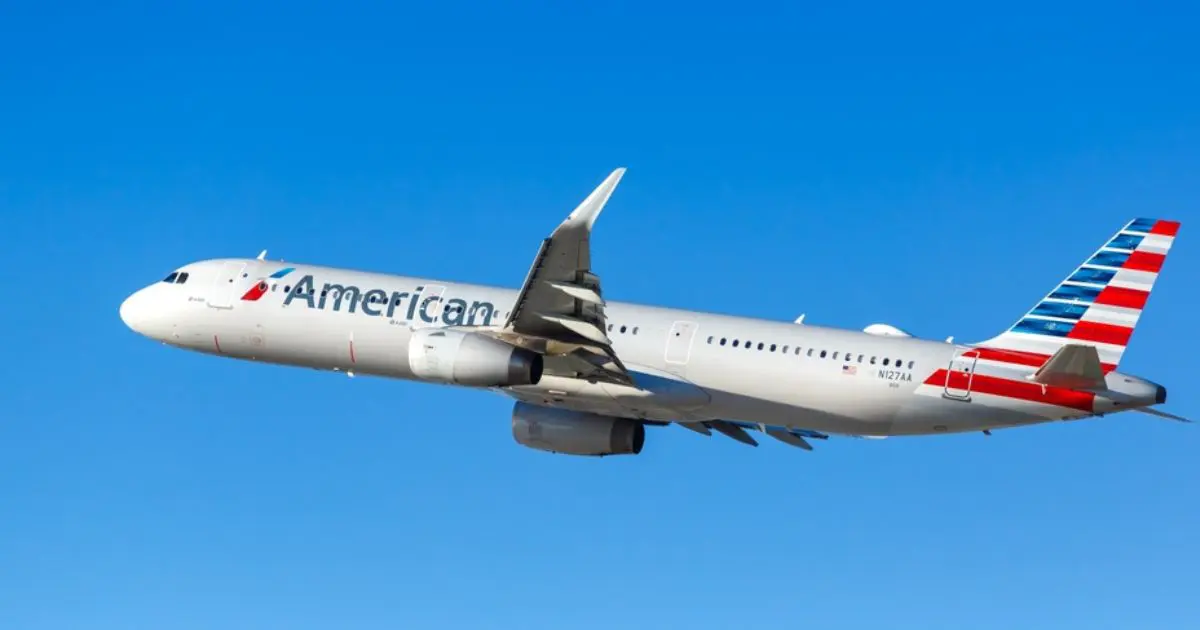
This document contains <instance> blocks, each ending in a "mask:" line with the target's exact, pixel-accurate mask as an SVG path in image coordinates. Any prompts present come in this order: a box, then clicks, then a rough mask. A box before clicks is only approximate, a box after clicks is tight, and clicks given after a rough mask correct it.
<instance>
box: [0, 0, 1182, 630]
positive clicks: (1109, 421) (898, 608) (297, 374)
mask: <svg viewBox="0 0 1200 630" xmlns="http://www.w3.org/2000/svg"><path fill="white" fill-rule="evenodd" d="M108 4H109V6H108V7H105V8H99V7H98V6H96V5H94V4H92V3H32V2H26V3H20V2H18V3H9V4H6V5H5V6H4V7H3V9H0V59H4V60H5V61H4V62H3V63H0V120H3V121H4V122H3V123H2V124H0V213H2V220H0V245H2V247H0V269H3V273H4V284H5V286H7V287H8V289H9V297H10V299H9V301H8V302H7V304H6V308H4V309H0V330H4V331H6V332H5V334H4V347H5V351H4V357H5V360H4V361H3V362H0V371H2V375H3V378H2V379H0V401H2V402H3V410H4V411H3V413H2V414H0V416H2V417H3V421H0V627H4V628H14V629H15V628H21V629H24V630H36V629H42V628H73V627H89V628H94V629H109V628H113V629H117V628H120V629H126V628H155V629H181V630H183V629H201V628H205V629H207V628H214V627H221V628H230V629H236V628H254V629H261V628H298V629H305V628H328V627H347V628H349V627H353V628H394V627H447V628H499V627H522V628H563V627H578V628H609V627H613V626H619V627H628V628H659V627H664V626H669V627H675V626H679V627H692V628H733V627H747V626H754V627H773V628H795V627H797V626H799V625H801V624H806V625H811V626H815V627H822V628H877V627H894V628H963V627H970V628H1004V629H1009V628H1013V627H1025V628H1064V627H1080V628H1085V627H1086V628H1089V629H1095V628H1127V627H1140V628H1178V627H1182V626H1185V625H1187V624H1188V623H1189V622H1190V623H1194V621H1195V620H1196V619H1198V618H1200V598H1197V597H1196V596H1195V571H1194V568H1195V566H1196V564H1197V562H1198V561H1200V545H1198V544H1197V542H1196V536H1195V534H1196V529H1197V526H1198V525H1200V502H1198V501H1197V498H1198V496H1197V490H1196V474H1195V473H1196V466H1195V461H1196V455H1195V454H1196V452H1197V450H1198V448H1200V433H1197V429H1194V428H1190V427H1185V426H1180V425H1176V424H1173V423H1166V422H1158V421H1155V420H1152V419H1149V418H1147V417H1144V416H1131V415H1119V416H1115V417H1110V418H1106V419H1103V420H1098V421H1089V422H1080V423H1075V424H1057V425H1048V426H1042V427H1036V428H1030V429H1024V430H1019V431H1008V432H999V433H997V434H996V435H994V436H993V437H991V438H985V437H983V436H982V435H962V436H944V437H934V438H921V439H893V440H886V441H882V442H872V441H860V440H850V439H844V440H830V441H829V442H828V443H825V444H821V445H820V448H819V449H818V450H817V452H815V453H805V452H801V451H798V450H795V449H791V448H789V447H786V446H784V445H781V444H776V443H765V444H764V445H763V446H762V447H760V448H758V449H750V448H746V447H744V446H742V445H739V444H737V443H734V442H732V441H730V440H718V439H715V438H714V439H710V440H705V439H703V438H700V437H699V436H696V435H694V434H692V433H690V432H687V431H683V430H679V429H677V428H668V429H663V430H657V431H653V432H652V433H651V435H650V437H649V443H648V446H647V448H646V450H645V452H644V453H643V454H642V455H641V456H639V457H636V458H624V459H622V458H610V459H605V460H589V459H574V458H568V457H562V456H552V455H547V454H543V453H538V452H534V451H530V450H527V449H523V448H521V447H519V446H517V445H516V444H514V443H513V440H512V437H511V435H510V430H509V424H508V413H509V409H510V403H509V402H508V401H507V400H506V399H503V398H500V397H497V396H494V395H491V394H483V393H474V392H467V391H458V390H453V389H450V388H445V387H436V386H431V385H419V384H412V383H404V382H392V381H384V380H373V379H367V378H360V379H353V380H351V379H345V378H339V377H337V376H333V375H329V374H322V373H318V372H315V371H311V370H298V369H289V368H282V367H273V366H264V365H254V364H243V363H239V362H233V361H223V360H220V359H216V358H212V357H207V356H200V355H194V354H189V353H185V352H182V351H178V350H172V349H168V348H165V347H162V346H159V345H155V344H153V343H150V342H148V341H147V340H145V339H143V338H140V337H137V336H136V335H135V334H134V333H132V332H130V331H128V330H126V329H125V328H124V327H123V325H122V324H121V322H120V320H119V319H118V317H117V306H118V304H119V303H120V301H121V300H122V299H123V298H124V297H125V296H126V295H127V294H129V293H131V292H132V291H134V290H135V289H137V288H138V287H140V286H142V285H144V284H147V283H149V282H152V281H154V280H156V279H158V278H159V277H161V276H163V275H164V274H165V273H166V272H168V271H170V270H171V269H172V268H174V267H175V266H177V265H179V264H182V263H184V262H187V261H192V260H197V259H203V258H210V257H220V256H253V255H255V254H257V253H258V251H259V250H260V249H263V248H269V249H270V251H271V254H272V256H273V257H282V258H286V259H288V260H296V261H306V262H320V263H324V264H330V265H340V266H346V267H354V268H363V269H370V270H380V271H395V272H399V273H406V274H414V275H426V276H433V277H441V278H447V279H457V280H464V281H475V282H485V283H495V284H504V285H517V284H519V282H520V281H521V279H522V278H523V274H524V273H525V272H526V270H527V268H528V264H529V262H530V260H531V258H532V256H533V255H534V253H535V250H536V247H537V244H538V240H539V239H541V238H542V237H544V236H545V235H546V234H547V233H548V232H549V230H551V229H552V228H553V226H554V225H556V224H557V222H558V221H559V220H561V219H562V217H563V216H565V214H566V213H567V212H568V211H569V210H570V209H571V208H572V207H573V206H574V204H575V203H577V202H578V201H579V199H581V198H582V197H583V196H584V195H585V194H586V193H587V192H588V191H589V190H590V189H591V188H592V187H593V186H594V185H595V184H596V183H598V182H599V181H600V179H602V178H603V176H604V175H605V174H607V173H608V172H609V171H610V170H611V169H612V168H614V167H616V166H622V165H623V166H628V167H629V169H630V170H629V173H628V175H627V176H626V178H625V180H624V183H623V184H622V186H621V188H620V189H619V190H618V191H617V193H616V195H615V196H614V198H613V201H612V203H611V204H610V205H609V207H608V210H607V211H606V213H605V215H604V216H603V217H602V219H601V221H600V223H599V224H598V225H597V229H596V232H595V240H594V254H593V256H594V263H595V265H596V270H597V271H598V273H599V274H601V276H602V277H603V280H604V286H605V290H606V296H608V297H610V298H612V299H619V300H631V301H638V302H651V303H658V304H665V305H670V306H679V307H690V308H696V309H701V310H713V311H720V312H731V313H738V314H745V315H752V316H759V317H764V318H772V319H780V320H790V319H792V318H794V317H795V316H797V315H798V314H800V313H802V312H803V313H807V314H808V321H809V322H813V323H820V324H828V325H839V326H845V327H851V328H857V327H862V326H865V325H867V324H870V323H872V322H880V321H882V322H888V323H892V324H894V325H897V326H900V327H902V328H906V329H909V330H911V331H913V332H914V333H916V334H918V335H921V336H928V337H932V338H944V337H946V336H949V335H954V336H955V337H956V338H957V339H960V340H965V341H969V340H977V339H983V338H986V337H989V336H991V335H992V334H994V333H996V332H997V331H999V330H1002V329H1003V328H1005V327H1007V326H1008V325H1009V324H1011V323H1012V322H1013V321H1014V320H1015V319H1016V318H1017V317H1019V316H1020V314H1022V313H1023V312H1024V311H1025V310H1026V309H1027V308H1028V307H1029V306H1031V305H1032V304H1033V303H1034V302H1035V301H1036V300H1037V299H1039V298H1040V297H1041V296H1042V295H1044V293H1045V292H1046V291H1047V290H1048V289H1050V288H1051V287H1052V286H1053V285H1054V284H1055V283H1057V282H1058V281H1059V280H1060V279H1061V278H1062V277H1063V276H1065V275H1066V274H1067V273H1068V272H1069V271H1070V270H1071V269H1072V268H1074V267H1075V265H1077V264H1078V263H1079V262H1080V261H1082V260H1083V259H1084V257H1086V256H1087V255H1088V254H1090V253H1091V252H1092V251H1093V250H1094V249H1095V248H1096V247H1097V246H1098V245H1099V244H1100V243H1101V242H1102V241H1103V240H1104V239H1105V238H1107V237H1108V236H1109V235H1110V234H1111V233H1113V232H1114V231H1116V229H1117V228H1118V227H1120V225H1121V224H1123V223H1124V222H1125V221H1126V220H1128V219H1129V218H1133V217H1136V216H1149V217H1162V218H1172V219H1176V220H1181V221H1183V222H1184V227H1183V229H1182V231H1181V233H1180V239H1179V241H1178V242H1177V247H1176V248H1175V250H1174V251H1173V252H1172V254H1171V257H1170V259H1169V260H1168V261H1167V264H1166V267H1165V270H1164V275H1163V277H1162V278H1161V280H1160V282H1159V284H1158V286H1157V287H1156V291H1155V294H1154V296H1153V297H1152V298H1151V300H1150V303H1149V305H1148V310H1147V313H1146V315H1145V317H1143V319H1142V323H1141V325H1140V326H1139V328H1138V331H1137V333H1136V334H1135V336H1134V338H1133V341H1132V343H1131V346H1130V350H1129V352H1127V353H1126V355H1125V358H1124V360H1123V362H1122V365H1121V367H1122V369H1123V370H1126V371H1129V372H1132V373H1135V374H1140V375H1144V376H1147V377H1150V378H1153V379H1156V380H1160V381H1162V382H1164V383H1165V384H1166V385H1167V386H1168V387H1169V388H1170V389H1171V393H1172V395H1171V401H1170V404H1169V405H1168V408H1169V409H1170V410H1171V411H1174V412H1176V413H1181V414H1184V415H1191V416H1193V417H1197V416H1200V404H1198V403H1197V396H1196V393H1195V390H1194V388H1192V387H1190V386H1191V385H1192V381H1193V380H1194V363H1193V361H1191V359H1192V358H1193V357H1194V356H1195V355H1196V352H1197V344H1196V341H1195V335H1194V309H1195V307H1196V299H1195V295H1194V290H1195V289H1194V286H1195V282H1196V279H1197V272H1198V271H1200V258H1198V256H1197V253H1196V252H1197V248H1198V246H1197V245H1195V244H1194V243H1193V233H1192V232H1193V231H1194V230H1195V229H1196V221H1195V219H1197V218H1200V213H1198V212H1197V211H1196V207H1197V199H1198V198H1200V178H1197V177H1196V173H1197V172H1200V149H1198V148H1197V147H1200V87H1198V86H1200V63H1197V62H1198V61H1200V42H1198V41H1197V39H1196V38H1195V37H1194V25H1195V23H1196V21H1197V19H1198V18H1200V16H1198V15H1196V14H1195V9H1194V8H1187V7H1185V6H1184V5H1183V4H1175V5H1162V6H1158V7H1155V6H1145V5H1140V4H1135V3H1087V4H1082V3H1081V4H1078V5H1072V4H1062V5H1059V6H1051V5H1047V4H1045V3H1017V4H1014V3H1003V4H995V5H988V6H969V7H968V6H964V5H962V4H961V3H945V4H926V5H924V6H920V7H911V6H906V7H904V8H903V9H897V8H894V7H892V6H890V5H886V4H879V5H877V4H874V3H825V4H824V5H822V6H820V7H803V6H795V4H794V3H777V4H772V3H757V2H741V3H737V4H736V5H728V4H726V5H719V6H712V7H705V6H704V5H697V4H695V3H687V4H670V3H666V4H663V3H647V2H604V3H586V4H583V5H581V6H573V5H568V4H567V3H549V2H542V3H527V4H519V5H506V6H503V7H501V6H497V5H493V4H491V3H487V4H473V3H451V2H438V3H420V4H412V5H406V6H391V5H389V4H388V3H366V4H356V3H350V2H344V3H337V4H333V3H330V4H328V5H319V4H316V3H308V2H296V3H287V4H284V3H279V4H259V3H256V4H251V3H241V2H239V3H231V2H221V1H209V2H203V3H199V2H181V3H174V6H172V7H163V6H159V5H158V4H156V3H139V2H119V3H108Z"/></svg>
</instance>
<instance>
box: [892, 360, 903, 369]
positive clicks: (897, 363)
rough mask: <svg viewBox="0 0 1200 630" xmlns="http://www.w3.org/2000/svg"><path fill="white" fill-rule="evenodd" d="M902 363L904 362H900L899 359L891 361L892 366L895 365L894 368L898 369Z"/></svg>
mask: <svg viewBox="0 0 1200 630" xmlns="http://www.w3.org/2000/svg"><path fill="white" fill-rule="evenodd" d="M903 363H904V362H903V361H901V360H900V359H896V360H894V361H892V365H895V366H896V367H900V365H901V364H903Z"/></svg>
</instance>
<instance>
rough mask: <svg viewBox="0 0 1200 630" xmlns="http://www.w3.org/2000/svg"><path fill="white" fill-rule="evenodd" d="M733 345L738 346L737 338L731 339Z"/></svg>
mask: <svg viewBox="0 0 1200 630" xmlns="http://www.w3.org/2000/svg"><path fill="white" fill-rule="evenodd" d="M733 347H734V348H736V347H738V340H737V339H734V340H733Z"/></svg>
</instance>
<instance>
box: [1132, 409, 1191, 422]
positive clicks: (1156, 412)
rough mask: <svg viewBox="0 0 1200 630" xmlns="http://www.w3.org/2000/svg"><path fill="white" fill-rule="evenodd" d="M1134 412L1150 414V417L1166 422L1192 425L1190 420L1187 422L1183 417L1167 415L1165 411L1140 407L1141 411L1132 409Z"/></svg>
mask: <svg viewBox="0 0 1200 630" xmlns="http://www.w3.org/2000/svg"><path fill="white" fill-rule="evenodd" d="M1134 411H1140V412H1142V413H1145V414H1150V415H1152V416H1156V417H1159V418H1163V419H1166V420H1174V421H1175V422H1186V423H1188V424H1191V423H1192V421H1191V420H1188V419H1187V418H1184V417H1183V416H1177V415H1175V414H1173V413H1167V412H1165V411H1159V410H1157V409H1151V408H1149V407H1142V408H1141V409H1134Z"/></svg>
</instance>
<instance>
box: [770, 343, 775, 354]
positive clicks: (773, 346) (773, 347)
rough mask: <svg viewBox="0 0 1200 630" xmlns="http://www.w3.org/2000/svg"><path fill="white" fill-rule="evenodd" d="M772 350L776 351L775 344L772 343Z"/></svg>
mask: <svg viewBox="0 0 1200 630" xmlns="http://www.w3.org/2000/svg"><path fill="white" fill-rule="evenodd" d="M771 352H775V344H771Z"/></svg>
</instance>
